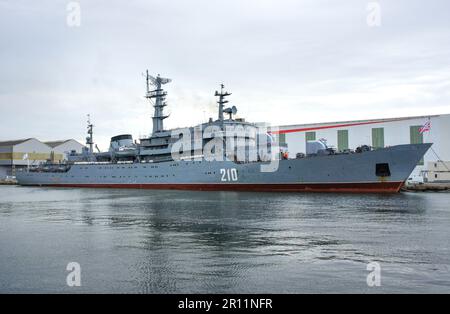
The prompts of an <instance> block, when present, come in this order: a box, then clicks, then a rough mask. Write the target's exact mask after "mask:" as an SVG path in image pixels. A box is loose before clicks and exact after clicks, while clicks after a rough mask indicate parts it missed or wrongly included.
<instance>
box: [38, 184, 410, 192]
mask: <svg viewBox="0 0 450 314" xmlns="http://www.w3.org/2000/svg"><path fill="white" fill-rule="evenodd" d="M43 186H51V187H75V188H112V189H117V188H119V189H155V190H191V191H242V192H329V193H340V192H342V193H397V192H399V191H400V188H401V187H402V186H403V182H373V183H293V184H238V183H235V184H203V183H198V184H172V183H166V184H46V185H43Z"/></svg>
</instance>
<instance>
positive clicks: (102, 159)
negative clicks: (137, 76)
mask: <svg viewBox="0 0 450 314" xmlns="http://www.w3.org/2000/svg"><path fill="white" fill-rule="evenodd" d="M170 81H171V80H170V79H167V78H162V77H160V76H159V75H158V76H156V77H154V76H151V75H149V74H148V71H147V75H146V83H147V84H146V87H147V92H146V95H145V97H146V98H147V99H148V100H149V101H150V103H152V105H153V107H154V114H153V117H152V119H153V131H152V133H151V135H150V136H149V137H147V138H142V139H140V140H139V141H134V140H133V137H132V136H131V135H129V134H123V135H117V136H114V137H112V138H111V143H110V148H109V151H107V152H100V150H98V147H97V150H98V152H95V151H94V141H93V125H92V123H91V122H90V120H88V137H87V138H86V144H87V145H86V147H85V148H84V149H83V151H82V153H81V154H78V153H76V152H70V153H69V155H68V160H67V161H65V162H58V163H56V162H52V161H51V160H49V161H47V162H46V163H44V164H40V165H37V166H31V167H27V168H26V169H21V171H19V172H18V173H17V181H18V184H20V185H24V186H52V187H83V188H136V189H179V190H201V191H211V190H221V191H261V192H360V193H369V192H375V193H395V192H399V190H400V188H401V187H402V185H403V184H404V182H405V181H406V179H407V178H408V177H409V175H410V174H411V172H412V171H413V169H414V168H415V166H416V165H417V164H418V163H419V161H420V160H421V158H422V157H423V155H424V154H425V153H426V151H427V150H428V149H429V148H430V146H431V144H429V143H427V144H406V145H396V146H391V147H386V148H381V149H372V148H371V147H370V146H366V145H363V146H360V147H358V148H357V149H356V150H355V151H351V150H347V151H345V152H338V151H336V150H335V149H334V148H333V147H328V146H327V145H326V142H325V141H323V140H320V141H308V142H307V143H306V153H305V154H297V155H296V156H295V158H289V157H288V156H287V154H286V149H287V148H286V147H280V146H279V145H278V144H277V142H276V140H275V138H276V135H277V133H278V131H277V130H276V129H274V128H268V127H267V126H266V125H264V124H255V123H249V122H246V121H245V120H244V119H238V118H236V117H235V115H236V112H237V109H236V107H235V106H232V107H227V108H225V105H226V104H227V103H228V100H226V97H227V96H229V95H231V93H228V92H226V91H225V90H224V86H223V85H221V89H220V91H216V92H215V96H217V97H218V101H217V103H218V117H217V119H216V120H213V119H212V118H210V119H209V121H208V122H205V123H202V124H200V125H197V126H194V127H189V128H185V129H173V130H165V129H164V123H163V122H164V120H165V119H166V118H168V115H165V114H164V107H165V106H166V105H167V103H166V101H165V99H166V96H167V92H166V91H165V90H164V89H163V88H162V86H163V85H164V84H167V83H169V82H170ZM224 115H228V116H227V117H225V116H224Z"/></svg>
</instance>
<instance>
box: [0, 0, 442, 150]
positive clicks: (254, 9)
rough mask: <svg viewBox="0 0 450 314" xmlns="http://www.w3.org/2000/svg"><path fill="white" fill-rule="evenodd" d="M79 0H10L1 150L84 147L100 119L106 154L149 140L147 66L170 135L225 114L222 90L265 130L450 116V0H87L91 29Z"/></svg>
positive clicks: (1, 44) (0, 39) (1, 50)
mask: <svg viewBox="0 0 450 314" xmlns="http://www.w3.org/2000/svg"><path fill="white" fill-rule="evenodd" d="M70 2H71V1H63V0H39V1H33V0H28V1H23V0H10V1H4V0H0V140H6V139H17V138H26V137H36V138H39V139H41V140H56V139H65V138H75V139H78V140H80V141H82V142H84V137H85V129H86V126H85V123H86V122H85V121H86V114H87V113H90V114H91V115H92V119H93V122H94V124H95V126H96V127H95V140H96V141H97V142H98V143H99V144H100V147H101V148H102V149H106V148H107V145H108V142H109V137H111V136H113V135H116V134H120V133H132V134H133V135H134V136H135V137H139V136H143V135H148V134H149V133H150V131H151V127H152V126H151V118H150V117H151V114H152V112H153V108H151V106H150V105H149V104H148V103H147V102H146V100H145V99H144V98H143V95H144V92H145V81H144V78H143V77H142V75H141V73H142V72H144V71H145V69H147V68H148V69H149V71H150V72H151V73H154V74H157V73H160V74H161V75H162V76H164V77H169V78H172V79H173V82H172V83H171V84H168V85H166V86H165V87H166V88H167V91H168V93H169V95H168V99H167V101H168V104H169V106H168V107H167V111H168V112H170V113H171V117H170V118H169V119H167V120H166V121H165V123H166V126H167V127H168V128H170V127H181V126H190V125H193V124H196V123H200V122H202V121H204V120H206V119H207V118H208V117H210V116H213V117H216V115H217V113H216V106H215V99H214V96H213V94H214V91H215V90H216V89H218V87H219V84H220V83H222V82H223V83H224V84H225V85H226V87H227V89H228V90H229V91H230V92H232V93H233V95H232V96H231V97H230V103H231V104H233V105H236V106H237V107H238V116H240V117H245V118H246V119H247V120H250V121H255V122H256V121H257V122H263V121H264V122H270V123H271V124H300V123H313V122H324V121H339V120H352V119H366V118H380V117H396V116H408V115H429V114H439V113H450V2H449V1H448V0H429V1H423V0H379V1H368V0H333V1H331V0H330V1H321V0H296V1H287V0H273V1H272V0H226V1H224V0H222V1H214V0H189V1H187V0H177V1H172V0H161V1H155V0H151V1H149V0H127V1H112V0H107V1H106V0H105V1H103V0H95V1H94V0H80V1H74V2H78V3H79V4H80V8H81V12H80V13H81V15H80V17H81V18H80V26H79V27H76V26H74V27H70V26H68V24H67V16H68V14H70V12H73V11H70V12H69V11H68V10H67V5H68V3H70ZM370 2H377V3H379V4H380V7H381V19H380V21H381V25H380V26H369V25H368V23H367V17H368V15H369V14H373V13H374V12H375V11H374V10H373V9H370V10H368V4H369V3H370ZM371 21H373V20H371Z"/></svg>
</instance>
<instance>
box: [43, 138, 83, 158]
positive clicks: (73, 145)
mask: <svg viewBox="0 0 450 314" xmlns="http://www.w3.org/2000/svg"><path fill="white" fill-rule="evenodd" d="M45 144H47V145H48V146H50V147H51V148H52V150H53V151H54V152H55V154H62V155H63V159H65V160H67V155H68V154H69V153H70V152H71V151H76V152H77V153H78V154H80V153H81V150H82V149H83V147H84V145H83V144H81V143H79V142H77V141H75V140H73V139H70V140H63V141H52V142H45Z"/></svg>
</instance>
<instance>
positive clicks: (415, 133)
mask: <svg viewBox="0 0 450 314" xmlns="http://www.w3.org/2000/svg"><path fill="white" fill-rule="evenodd" d="M421 127H422V126H421V125H411V126H410V127H409V139H410V143H411V144H423V134H422V133H420V131H419V130H420V128H421ZM423 164H424V162H423V158H422V159H421V160H420V161H419V165H420V166H422V165H423Z"/></svg>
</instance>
